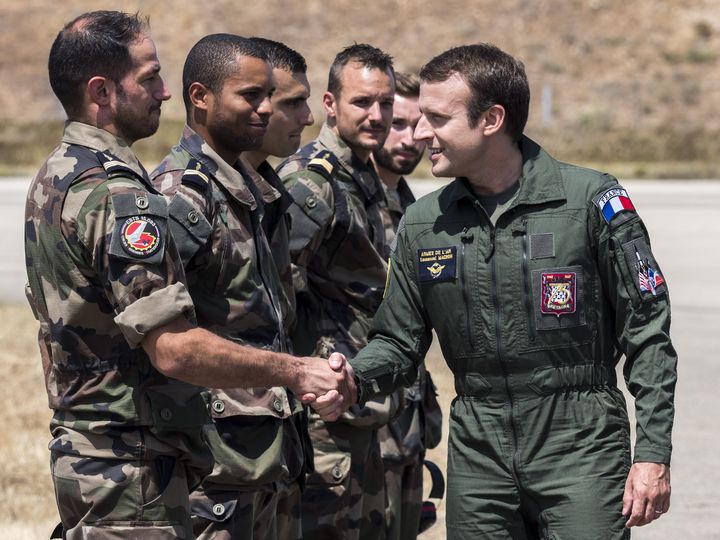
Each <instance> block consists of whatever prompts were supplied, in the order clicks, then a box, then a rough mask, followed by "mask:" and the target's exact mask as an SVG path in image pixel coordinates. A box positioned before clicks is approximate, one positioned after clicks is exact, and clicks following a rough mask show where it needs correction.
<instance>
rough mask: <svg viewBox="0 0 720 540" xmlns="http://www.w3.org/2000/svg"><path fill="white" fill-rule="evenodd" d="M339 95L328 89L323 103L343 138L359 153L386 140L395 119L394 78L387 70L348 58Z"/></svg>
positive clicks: (365, 153) (369, 149)
mask: <svg viewBox="0 0 720 540" xmlns="http://www.w3.org/2000/svg"><path fill="white" fill-rule="evenodd" d="M340 83H341V89H340V92H339V95H338V96H335V95H333V94H331V93H329V92H326V93H325V96H324V100H323V101H324V105H325V109H326V111H327V113H328V116H329V117H330V118H333V119H334V120H335V127H336V129H337V132H338V134H339V135H340V138H341V139H342V140H343V141H344V142H345V143H346V144H347V145H348V146H349V147H350V148H351V149H352V150H353V151H354V152H355V153H356V154H357V155H358V156H359V157H365V156H367V157H369V155H370V152H372V151H373V150H376V149H378V148H380V147H381V146H382V145H383V143H384V142H385V138H386V137H387V134H388V130H389V128H390V122H391V121H392V111H393V101H394V99H395V80H394V78H393V76H392V74H391V73H390V72H388V71H382V70H380V69H373V68H366V67H365V66H363V65H362V64H360V63H359V62H349V63H348V64H347V65H346V66H345V67H343V69H342V71H341V72H340Z"/></svg>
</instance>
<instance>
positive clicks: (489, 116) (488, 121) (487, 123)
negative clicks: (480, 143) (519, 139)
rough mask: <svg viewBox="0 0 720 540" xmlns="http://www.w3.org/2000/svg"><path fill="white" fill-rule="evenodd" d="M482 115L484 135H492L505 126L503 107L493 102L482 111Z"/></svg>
mask: <svg viewBox="0 0 720 540" xmlns="http://www.w3.org/2000/svg"><path fill="white" fill-rule="evenodd" d="M483 117H484V125H483V134H484V135H494V134H495V133H500V132H502V130H503V127H504V126H505V107H503V106H502V105H497V104H495V105H493V106H492V107H490V108H489V109H488V110H487V111H485V112H484V113H483Z"/></svg>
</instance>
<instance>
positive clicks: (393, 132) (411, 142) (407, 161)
mask: <svg viewBox="0 0 720 540" xmlns="http://www.w3.org/2000/svg"><path fill="white" fill-rule="evenodd" d="M420 116H421V114H420V105H419V100H418V98H416V97H405V96H401V95H400V94H395V103H394V104H393V115H392V123H391V125H390V132H389V133H388V136H387V139H385V144H383V146H382V148H379V149H377V150H375V151H374V152H373V158H374V159H375V163H376V164H377V165H379V166H380V167H382V168H384V169H387V170H389V171H390V172H392V173H395V174H410V173H412V172H413V171H414V170H415V167H417V164H418V163H419V162H420V160H421V159H422V155H423V152H424V151H425V142H424V141H416V140H415V139H413V132H414V131H415V127H416V126H417V124H418V121H419V120H420Z"/></svg>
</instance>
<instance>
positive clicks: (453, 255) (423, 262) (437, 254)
mask: <svg viewBox="0 0 720 540" xmlns="http://www.w3.org/2000/svg"><path fill="white" fill-rule="evenodd" d="M418 273H419V275H420V281H445V280H448V279H455V277H456V276H457V247H455V246H452V247H443V248H430V249H423V248H421V249H418Z"/></svg>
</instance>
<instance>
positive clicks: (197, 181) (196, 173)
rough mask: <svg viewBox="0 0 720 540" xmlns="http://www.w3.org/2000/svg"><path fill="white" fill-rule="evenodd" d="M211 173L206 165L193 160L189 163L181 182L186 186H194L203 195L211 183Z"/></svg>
mask: <svg viewBox="0 0 720 540" xmlns="http://www.w3.org/2000/svg"><path fill="white" fill-rule="evenodd" d="M210 176H211V175H210V171H209V170H208V169H207V167H206V166H205V165H203V164H202V163H201V162H200V161H198V160H197V159H195V158H191V159H190V161H188V164H187V167H185V172H184V173H183V176H182V179H181V180H180V182H181V183H182V184H185V185H186V186H192V187H194V188H195V189H197V190H199V191H200V192H201V193H205V192H206V191H207V188H208V184H209V183H210Z"/></svg>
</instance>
